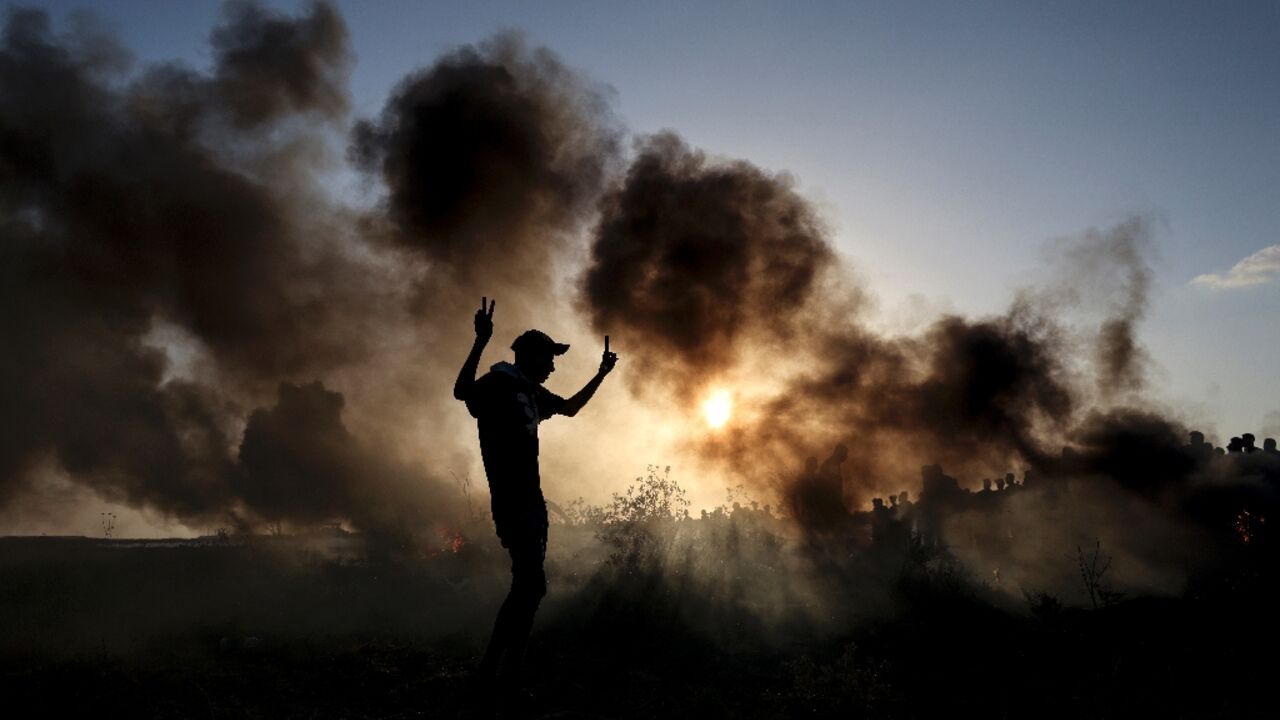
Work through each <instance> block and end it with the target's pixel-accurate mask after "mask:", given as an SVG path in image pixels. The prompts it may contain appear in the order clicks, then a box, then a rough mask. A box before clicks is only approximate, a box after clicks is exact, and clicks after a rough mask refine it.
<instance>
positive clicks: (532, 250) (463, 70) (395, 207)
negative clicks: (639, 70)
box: [351, 35, 618, 308]
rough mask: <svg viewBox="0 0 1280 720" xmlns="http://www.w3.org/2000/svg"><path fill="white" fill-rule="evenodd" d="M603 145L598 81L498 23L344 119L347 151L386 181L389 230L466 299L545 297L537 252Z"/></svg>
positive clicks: (573, 221) (593, 186) (583, 194)
mask: <svg viewBox="0 0 1280 720" xmlns="http://www.w3.org/2000/svg"><path fill="white" fill-rule="evenodd" d="M617 143H618V131H617V130H616V128H615V124H614V122H613V120H612V119H611V116H610V111H609V105H608V98H607V96H606V94H605V92H604V91H603V90H602V89H599V88H597V87H595V86H594V85H593V84H591V83H590V82H589V81H587V80H586V79H585V78H582V77H580V76H579V75H577V74H576V73H574V72H573V71H571V70H569V69H568V68H566V67H565V66H564V65H563V64H561V63H560V61H559V60H558V59H557V58H556V57H555V56H554V55H553V54H552V53H550V52H549V51H547V50H545V49H530V48H528V47H526V45H525V43H524V42H523V41H522V40H521V39H520V38H519V37H518V36H514V35H503V36H498V37H496V38H494V39H492V40H489V41H487V42H485V43H482V44H481V45H479V46H474V47H473V46H466V47H463V48H460V49H458V50H456V51H454V52H452V53H450V54H448V55H446V56H444V57H442V58H440V59H439V60H437V61H436V62H435V63H434V64H432V65H431V66H429V67H427V68H424V69H422V70H418V71H416V72H414V73H411V74H410V75H409V76H408V77H406V78H405V79H404V80H403V81H401V83H400V84H399V86H398V87H397V88H396V89H395V90H394V91H393V94H392V97H391V98H390V99H389V100H388V102H387V105H386V107H385V108H384V109H383V111H382V114H381V116H380V117H379V118H378V119H377V120H376V121H364V122H361V123H359V124H358V125H357V126H356V130H355V133H354V141H353V144H352V148H351V157H352V158H353V160H354V161H355V163H356V164H357V166H359V167H361V168H363V169H364V170H366V171H367V172H369V173H370V174H371V175H374V176H377V177H380V178H381V180H382V181H383V182H384V183H385V185H386V188H387V193H388V194H387V198H386V201H385V212H386V216H385V217H386V220H387V221H388V222H389V224H390V226H391V227H390V228H389V229H388V230H387V235H388V238H389V240H390V242H391V243H392V244H393V245H394V246H396V247H400V248H403V249H405V250H407V251H409V252H410V253H412V254H414V255H417V256H421V257H424V258H426V259H428V260H429V261H431V262H432V263H435V264H440V265H443V266H445V267H448V268H449V270H448V271H447V272H448V273H449V274H450V275H452V276H453V277H454V280H455V283H456V284H455V286H454V287H452V288H450V289H451V290H454V291H457V292H458V293H460V294H461V295H462V296H464V297H466V298H467V302H468V303H471V302H472V301H474V300H476V298H472V297H471V295H476V297H477V298H478V297H479V296H480V295H481V294H487V295H490V296H493V295H497V294H498V290H507V289H511V290H514V291H516V292H517V293H519V292H521V291H526V290H527V291H529V294H527V295H526V297H529V298H536V299H541V298H540V297H538V296H539V295H541V296H545V294H546V292H547V289H548V288H549V287H550V284H551V280H552V278H551V277H550V273H551V267H550V264H549V263H550V262H551V261H552V259H553V258H554V257H555V256H556V253H557V251H558V250H561V249H563V248H564V247H565V246H566V244H567V243H568V242H569V241H570V239H571V238H570V235H569V233H570V232H571V231H573V230H575V229H576V228H577V227H578V226H579V225H580V224H581V223H582V221H583V219H584V216H585V214H586V213H589V212H590V211H591V209H592V207H593V204H594V202H595V199H596V197H597V196H598V193H599V189H600V188H601V187H602V185H603V184H604V183H605V181H606V179H607V178H608V172H609V170H610V168H611V165H612V163H613V157H614V155H615V153H616V147H617ZM440 274H441V276H444V275H445V274H446V273H444V272H442V273H440ZM481 281H483V282H481ZM457 285H461V287H458V286H457ZM482 287H488V288H491V289H492V288H497V289H492V290H491V291H490V292H487V293H482V292H481V288H482ZM464 291H465V292H464ZM510 295H511V293H509V292H508V293H503V296H504V297H509V296H510ZM507 305H508V307H511V308H514V307H518V304H516V303H507Z"/></svg>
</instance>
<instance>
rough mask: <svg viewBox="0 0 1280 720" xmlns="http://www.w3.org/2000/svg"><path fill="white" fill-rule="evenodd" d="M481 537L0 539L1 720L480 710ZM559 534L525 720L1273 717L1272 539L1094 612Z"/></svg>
mask: <svg viewBox="0 0 1280 720" xmlns="http://www.w3.org/2000/svg"><path fill="white" fill-rule="evenodd" d="M485 532H486V528H485V527H484V526H483V525H477V526H476V527H474V528H469V529H464V531H463V535H464V536H465V537H466V538H467V540H466V542H465V543H464V544H463V545H462V546H461V547H460V548H458V549H457V551H456V552H454V551H453V550H452V549H451V547H450V541H451V540H452V538H453V537H454V536H453V535H452V534H451V533H448V534H433V535H432V536H431V538H430V539H429V540H428V541H426V542H419V543H415V544H408V545H406V544H404V543H403V542H402V543H401V544H399V545H395V544H394V543H392V542H391V541H386V540H383V541H372V540H369V539H366V538H356V537H354V536H347V537H336V536H329V537H324V536H315V537H311V538H297V537H293V538H290V537H275V538H273V537H250V538H229V539H223V540H221V541H209V542H195V541H188V542H183V543H178V544H175V545H173V546H169V547H164V546H155V545H154V544H152V545H149V546H148V545H143V544H140V543H136V542H135V543H130V542H128V541H97V540H89V539H83V538H80V539H61V538H8V539H4V540H0V618H2V620H0V622H2V623H3V625H2V627H0V632H2V633H3V637H4V649H3V665H2V667H3V674H2V676H0V677H2V678H3V680H2V681H0V682H2V683H3V693H4V697H5V699H6V704H7V705H8V707H9V708H10V709H20V711H19V712H17V713H16V714H12V715H9V716H10V717H35V716H67V717H157V718H206V717H212V718H224V717H226V718H230V717H246V718H396V717H458V716H460V715H461V716H466V715H467V714H468V713H467V708H468V707H469V704H470V701H471V696H470V694H469V688H470V684H469V678H470V673H471V671H472V669H473V667H474V666H475V664H476V662H477V661H478V656H479V653H480V652H481V650H482V649H483V643H484V641H485V639H486V635H487V632H488V629H489V625H490V623H491V621H492V617H493V614H494V612H495V611H496V608H497V606H498V604H499V602H500V601H501V598H502V595H503V594H504V592H505V585H504V583H505V582H506V576H505V572H506V564H505V562H506V558H505V555H504V554H503V553H502V550H501V548H500V547H498V546H497V543H496V541H494V540H490V537H491V536H490V535H486V534H485ZM551 549H552V552H551V555H550V557H549V559H548V574H549V576H550V578H551V590H550V594H549V595H548V597H547V599H546V600H545V601H544V603H543V606H542V610H541V612H540V614H539V617H538V621H537V624H536V626H535V630H534V637H533V641H532V645H531V647H530V652H529V672H528V686H529V689H530V691H531V693H532V698H531V699H530V701H529V708H528V711H527V713H526V714H527V715H528V716H531V717H610V718H612V717H617V718H633V717H634V718H649V717H652V718H660V717H685V716H690V717H692V716H705V717H779V718H782V717H796V716H856V717H902V718H910V717H937V716H940V715H942V714H943V713H947V714H958V715H959V716H962V717H968V716H975V717H993V718H995V717H1000V718H1003V717H1155V716H1160V717H1185V718H1216V717H1221V718H1240V717H1262V716H1268V717H1270V716H1271V711H1272V706H1273V696H1272V694H1271V690H1270V687H1271V683H1272V682H1273V681H1274V677H1275V670H1276V663H1275V661H1274V652H1275V651H1274V648H1275V647H1276V641H1277V640H1278V639H1280V637H1277V635H1278V634H1277V632H1276V623H1275V621H1274V616H1275V610H1274V608H1275V604H1274V603H1275V599H1276V595H1277V594H1276V592H1275V585H1274V582H1273V577H1272V573H1273V568H1274V563H1271V562H1268V561H1267V557H1269V553H1268V551H1267V549H1266V546H1265V544H1259V542H1258V540H1256V539H1255V540H1254V542H1252V543H1250V544H1247V545H1242V546H1241V547H1240V548H1238V549H1237V552H1236V553H1235V556H1234V557H1233V558H1232V559H1231V561H1230V562H1224V563H1220V564H1218V565H1216V566H1215V568H1216V569H1215V572H1214V574H1213V575H1212V576H1205V577H1196V578H1193V579H1192V580H1191V581H1189V582H1188V584H1187V588H1186V590H1185V592H1183V593H1182V594H1180V595H1177V596H1173V597H1163V598H1150V597H1145V598H1144V597H1115V596H1113V597H1111V598H1110V599H1109V600H1108V601H1107V602H1105V603H1102V604H1100V605H1098V606H1097V607H1096V608H1095V607H1093V606H1091V605H1089V603H1088V601H1087V599H1086V600H1085V601H1084V602H1083V603H1081V602H1079V600H1080V598H1082V597H1087V596H1086V595H1083V594H1077V596H1075V597H1061V598H1060V597H1057V596H1054V595H1050V594H1044V593H1041V594H1035V593H1024V594H1023V595H1022V596H1021V597H1015V596H1014V595H1011V594H1010V593H1007V592H997V591H996V590H994V589H993V588H992V587H991V586H990V585H989V584H988V583H984V582H978V581H976V580H974V579H973V578H972V577H971V576H970V575H969V574H968V573H967V572H966V571H965V570H964V569H963V567H961V566H959V565H958V564H957V563H956V562H954V561H952V560H950V559H949V557H948V555H947V553H946V552H945V551H938V550H935V551H922V549H921V548H920V547H919V545H918V543H913V544H912V545H911V546H908V547H907V548H906V553H905V554H904V555H902V556H901V557H895V558H893V562H887V561H886V560H885V558H884V557H879V556H877V553H880V554H883V553H884V552H886V551H883V550H882V549H881V550H876V549H874V548H873V549H868V550H865V551H863V552H861V553H858V554H850V555H844V556H839V557H827V558H823V559H816V560H815V559H814V558H812V557H810V556H806V554H805V553H804V552H803V551H802V547H801V545H800V541H799V540H797V539H795V538H790V537H789V536H788V535H787V534H786V532H784V526H783V525H782V524H781V523H779V522H776V521H773V520H772V519H770V518H769V516H767V515H764V514H763V513H760V512H754V513H753V512H751V511H747V510H740V511H739V512H737V513H730V514H721V515H717V516H715V517H711V518H709V519H702V520H682V521H669V520H668V521H653V522H649V523H646V524H642V525H641V524H635V525H631V526H627V527H625V532H621V534H620V531H619V529H618V528H617V527H614V528H613V530H612V531H607V526H595V527H593V526H590V525H556V526H553V528H552V539H551ZM731 550H732V551H731ZM1081 593H1083V590H1081ZM6 714H8V713H6Z"/></svg>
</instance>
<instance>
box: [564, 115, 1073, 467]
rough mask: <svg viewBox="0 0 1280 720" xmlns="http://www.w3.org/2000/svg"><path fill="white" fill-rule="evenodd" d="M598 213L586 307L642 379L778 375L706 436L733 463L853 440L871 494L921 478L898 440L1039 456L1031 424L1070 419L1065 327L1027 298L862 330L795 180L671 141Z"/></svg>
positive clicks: (997, 455) (639, 162)
mask: <svg viewBox="0 0 1280 720" xmlns="http://www.w3.org/2000/svg"><path fill="white" fill-rule="evenodd" d="M602 208H603V215H602V218H601V220H600V224H599V227H598V230H597V233H596V236H595V242H594V244H593V246H592V262H591V265H590V267H589V268H588V270H587V272H586V273H585V275H584V276H583V278H582V282H581V292H582V303H583V305H584V306H585V307H586V308H588V309H589V310H590V312H591V318H592V321H593V324H594V325H595V327H596V329H597V331H599V332H613V333H615V334H617V335H618V336H620V337H621V338H622V339H623V341H624V344H625V346H626V347H628V348H631V349H632V350H631V355H632V356H633V357H636V361H637V362H638V364H639V365H640V367H641V372H640V373H639V376H640V377H641V378H642V380H641V382H646V381H648V380H655V381H658V382H665V384H668V385H670V386H672V387H674V388H676V389H677V390H678V392H680V393H684V394H685V395H686V396H688V397H690V399H691V400H694V401H698V400H700V398H699V397H698V396H697V395H696V394H693V395H690V393H691V392H693V391H697V390H700V389H702V388H705V386H706V384H707V382H708V378H709V377H710V378H715V377H716V376H721V375H731V374H732V370H733V369H734V367H735V366H736V365H739V364H742V363H746V362H750V363H752V367H755V368H763V369H765V370H766V372H767V373H768V374H769V377H766V378H763V380H765V381H767V382H772V383H774V384H775V387H773V388H772V390H771V391H770V392H767V393H766V394H765V395H764V397H762V398H756V399H755V400H754V401H753V402H754V403H755V405H754V407H751V408H746V409H744V411H743V414H744V415H745V416H747V417H749V419H746V420H744V421H742V422H741V423H739V424H738V426H737V427H735V428H733V429H732V431H731V432H729V433H726V434H725V435H724V436H723V437H715V438H713V439H711V440H710V441H709V442H708V444H707V446H706V447H705V448H704V450H705V451H707V452H709V453H711V454H715V455H720V456H723V457H725V458H728V459H729V460H730V461H731V462H732V463H733V465H734V467H736V468H737V469H739V470H746V469H748V468H752V467H754V468H757V469H759V468H760V467H761V462H762V459H765V458H768V459H770V460H769V462H770V463H774V464H773V465H772V466H771V467H770V468H769V469H771V470H774V471H777V470H778V469H779V467H778V465H777V464H776V463H777V462H778V461H779V460H781V461H782V467H790V468H793V469H794V468H795V467H798V465H799V460H800V459H801V458H802V457H803V456H804V454H806V453H817V452H818V448H819V447H822V446H825V447H830V444H831V443H834V442H836V441H844V442H846V443H847V444H849V445H850V451H851V452H850V457H849V462H850V463H851V465H852V467H853V469H854V473H855V475H856V477H857V483H858V484H859V485H861V486H862V487H863V488H869V487H875V486H876V485H877V484H878V483H879V482H882V481H886V480H888V479H889V478H891V477H892V478H893V479H894V481H897V482H900V481H901V480H902V479H903V474H904V471H905V472H908V473H914V470H912V469H910V468H907V467H904V466H903V465H902V463H901V462H900V460H898V459H897V458H899V457H900V454H898V453H886V452H884V448H886V447H910V448H913V449H914V450H915V452H914V454H915V455H920V456H925V457H930V458H933V459H935V460H939V461H943V462H949V463H956V464H962V465H964V466H965V467H970V468H971V467H975V466H978V465H980V464H981V463H993V464H1004V463H1007V462H1009V461H1012V460H1015V459H1023V460H1033V459H1035V458H1038V457H1039V456H1040V455H1041V454H1042V451H1041V449H1040V447H1039V445H1038V436H1037V432H1038V431H1040V430H1041V429H1043V428H1045V427H1046V426H1047V427H1049V428H1058V429H1061V428H1062V427H1063V426H1064V424H1065V423H1066V422H1067V421H1068V420H1069V419H1070V418H1071V416H1072V413H1073V411H1074V409H1075V397H1074V395H1073V393H1072V390H1071V388H1070V382H1069V378H1068V369H1067V368H1066V366H1065V362H1064V358H1063V352H1064V348H1063V347H1062V344H1061V342H1060V333H1059V332H1058V329H1057V328H1056V326H1055V325H1054V323H1053V322H1052V321H1051V320H1050V319H1049V318H1047V317H1046V316H1044V315H1043V314H1042V313H1041V312H1039V311H1038V310H1036V308H1035V307H1034V306H1033V304H1032V303H1028V302H1019V303H1018V304H1016V305H1015V306H1014V308H1013V309H1011V310H1010V311H1009V313H1008V314H1007V315H1005V316H1003V317H998V318H990V319H986V320H980V321H971V320H966V319H964V318H960V317H945V318H942V319H941V320H939V321H938V322H937V323H936V324H934V325H933V326H932V327H931V328H930V329H929V330H928V331H927V332H926V333H925V334H924V335H923V336H922V337H918V338H885V337H881V336H879V335H877V334H875V333H873V332H871V331H870V330H868V329H867V328H866V327H865V326H863V325H862V324H860V322H859V319H858V313H857V308H858V298H859V294H858V292H857V291H856V288H853V289H851V288H850V285H849V283H847V282H845V281H842V279H841V278H840V276H839V275H838V272H837V264H836V261H835V253H834V251H833V250H832V248H831V246H830V244H829V242H828V240H827V232H826V229H825V228H824V226H823V224H822V223H821V221H820V220H819V219H818V218H817V216H816V213H815V211H814V210H813V208H812V207H811V205H810V204H809V203H808V202H807V201H806V200H805V199H803V198H802V197H800V196H799V195H798V194H797V193H796V192H795V191H794V189H793V188H792V186H791V181H790V180H789V178H787V177H786V176H772V175H769V174H767V173H765V172H763V171H761V170H759V169H758V168H755V167H754V166H752V165H750V164H749V163H746V162H741V161H714V160H710V159H708V158H706V157H705V156H704V155H703V154H701V153H699V152H696V151H693V150H691V149H689V148H688V147H687V146H685V145H684V144H683V143H682V142H681V141H680V140H679V139H678V138H676V137H675V136H673V135H670V134H666V135H660V136H657V137H654V138H650V139H648V140H647V141H645V142H644V143H643V144H642V145H641V146H640V148H639V152H638V156H637V158H636V160H635V161H634V163H633V164H632V166H631V169H630V171H629V172H628V173H627V176H626V179H625V181H624V182H623V183H622V184H621V186H620V187H619V188H618V189H617V190H616V191H614V192H613V193H611V194H610V195H609V196H608V197H607V198H606V199H605V201H604V202H603V204H602ZM797 360H799V361H800V362H799V363H798V364H797ZM755 379H758V378H755ZM752 411H754V414H753V413H752Z"/></svg>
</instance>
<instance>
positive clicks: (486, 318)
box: [453, 297, 498, 400]
mask: <svg viewBox="0 0 1280 720" xmlns="http://www.w3.org/2000/svg"><path fill="white" fill-rule="evenodd" d="M497 302H498V301H497V300H489V298H487V297H482V298H480V309H479V310H477V311H476V341H475V342H474V343H472V345H471V353H470V354H468V355H467V360H466V362H464V363H462V369H461V370H459V371H458V381H457V382H455V383H454V384H453V397H454V398H455V399H458V400H466V399H467V396H468V395H470V394H471V386H472V385H474V384H475V382H476V368H478V367H479V366H480V354H481V353H483V352H484V346H485V345H488V344H489V338H491V337H493V306H494V305H496V304H497ZM486 303H487V304H488V306H489V307H488V309H486V308H485V304H486Z"/></svg>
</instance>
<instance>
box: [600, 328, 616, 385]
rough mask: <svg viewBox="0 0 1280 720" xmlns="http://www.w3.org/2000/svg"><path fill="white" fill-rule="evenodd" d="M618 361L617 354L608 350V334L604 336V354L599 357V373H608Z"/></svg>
mask: <svg viewBox="0 0 1280 720" xmlns="http://www.w3.org/2000/svg"><path fill="white" fill-rule="evenodd" d="M617 363H618V354H617V353H611V352H609V336H608V335H605V336H604V355H602V356H601V357H600V374H601V375H608V374H609V373H610V372H612V371H613V366H614V365H616V364H617Z"/></svg>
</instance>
